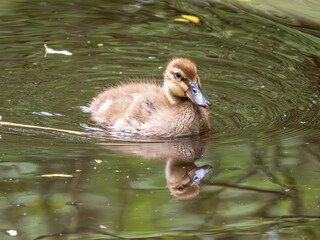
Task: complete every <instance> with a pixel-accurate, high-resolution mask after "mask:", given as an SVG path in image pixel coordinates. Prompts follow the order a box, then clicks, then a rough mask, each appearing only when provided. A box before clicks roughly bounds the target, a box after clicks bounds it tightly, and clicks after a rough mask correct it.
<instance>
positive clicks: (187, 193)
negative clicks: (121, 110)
mask: <svg viewBox="0 0 320 240" xmlns="http://www.w3.org/2000/svg"><path fill="white" fill-rule="evenodd" d="M208 143H209V142H208V139H204V138H196V139H184V140H177V141H174V142H159V143H151V142H150V143H146V142H143V143H125V144H123V145H121V144H119V143H116V144H112V143H109V144H108V146H109V147H108V148H110V149H113V150H120V151H122V152H124V153H127V154H128V153H130V154H134V155H137V156H142V157H144V158H149V159H150V158H152V159H161V158H167V163H166V168H165V175H166V182H167V187H168V188H169V190H170V192H171V193H172V195H173V196H174V197H175V198H177V199H181V200H182V199H190V198H193V197H195V196H196V195H198V193H199V190H200V189H199V184H200V180H201V179H202V178H203V177H204V176H205V175H206V174H207V173H208V172H209V171H210V170H211V169H212V167H211V166H210V165H204V166H201V167H197V166H196V165H195V164H194V161H195V160H197V159H199V158H200V157H201V156H202V155H203V153H204V152H205V151H206V149H207V146H208Z"/></svg>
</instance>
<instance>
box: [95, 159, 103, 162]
mask: <svg viewBox="0 0 320 240" xmlns="http://www.w3.org/2000/svg"><path fill="white" fill-rule="evenodd" d="M94 161H95V162H96V163H102V160H100V159H96V160H94Z"/></svg>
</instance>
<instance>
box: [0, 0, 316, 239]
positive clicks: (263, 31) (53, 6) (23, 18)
mask: <svg viewBox="0 0 320 240" xmlns="http://www.w3.org/2000/svg"><path fill="white" fill-rule="evenodd" d="M256 4H258V3H257V1H251V2H250V3H246V2H245V1H241V2H240V1H239V2H238V1H228V4H227V3H226V2H224V3H219V1H187V2H176V1H173V2H172V1H168V2H164V1H136V2H134V3H132V2H130V1H118V2H117V3H114V2H101V1H90V2H82V1H77V2H63V3H62V2H61V3H57V2H40V3H39V2H36V1H25V2H17V1H9V2H8V1H7V2H4V1H2V2H0V13H1V16H2V17H1V22H0V27H1V29H0V33H1V35H0V43H1V44H0V49H1V52H2V54H1V56H0V61H1V64H0V68H1V72H2V74H1V80H0V89H1V94H0V102H1V104H0V110H1V111H0V115H1V116H2V120H3V121H8V122H16V123H21V124H30V125H35V126H46V127H52V128H59V129H69V130H75V131H80V132H85V133H87V134H94V135H89V136H87V135H74V134H68V133H62V132H57V131H48V130H41V129H32V128H21V127H14V126H5V125H3V126H1V127H0V141H1V155H0V160H1V161H0V172H1V175H0V176H1V178H0V179H1V180H0V188H1V194H0V196H1V197H0V213H1V214H0V216H1V217H0V219H1V221H0V222H1V224H0V234H1V237H0V238H1V239H12V237H10V235H12V234H17V237H19V238H21V239H37V238H38V239H55V238H57V237H58V235H59V234H61V233H63V234H62V235H63V236H62V237H61V239H88V238H90V239H101V238H111V237H112V236H111V235H112V234H115V235H117V236H122V237H126V236H128V237H137V238H150V239H151V238H152V237H151V236H157V237H158V238H173V239H177V238H181V239H188V238H190V239H193V235H197V238H199V239H204V238H206V237H212V238H216V239H219V238H227V239H272V238H278V239H293V238H296V239H303V238H306V239H318V238H320V232H319V230H318V225H319V216H320V203H319V197H320V189H319V187H318V186H319V181H320V179H319V163H320V157H319V156H320V152H319V139H320V138H319V137H320V131H319V112H320V111H319V75H320V72H319V63H320V61H319V54H320V49H319V31H318V30H317V29H318V26H319V19H318V18H317V17H315V16H317V15H314V11H315V12H316V13H318V12H319V11H318V10H319V6H318V3H313V2H308V4H310V6H309V7H308V6H306V5H307V4H306V5H304V7H303V8H299V7H294V6H301V5H302V4H303V3H302V2H300V1H295V2H290V4H289V5H290V6H287V5H288V3H287V4H286V5H284V4H285V3H282V2H281V4H279V3H277V5H276V6H277V8H276V9H275V7H273V6H275V5H273V1H272V0H269V1H264V2H263V3H259V4H261V5H259V7H261V8H257V5H256ZM239 6H241V8H239ZM262 8H263V9H265V11H263V9H262ZM317 8H318V9H317ZM299 9H300V10H299ZM299 11H301V12H299ZM297 12H298V13H299V14H300V15H299V14H297ZM182 14H189V15H194V16H197V17H198V18H199V19H200V22H199V23H192V22H190V23H187V22H178V21H175V19H176V18H179V17H181V15H182ZM44 43H47V44H48V46H49V47H52V48H54V49H57V50H65V49H66V50H68V51H70V52H72V53H73V55H72V56H63V55H47V56H46V57H45V56H44V53H45V52H44V48H43V44H44ZM173 56H183V57H188V58H191V59H192V60H193V61H194V62H195V63H197V66H198V70H199V75H200V78H201V80H202V88H203V90H204V91H205V92H206V93H207V94H208V95H209V97H210V100H212V102H213V106H212V107H211V108H210V110H209V111H210V115H211V117H212V120H213V124H214V126H215V131H216V133H215V134H214V135H210V136H204V138H186V139H184V140H183V139H171V140H165V141H164V140H152V141H148V140H147V139H137V140H133V139H131V138H130V136H129V137H128V136H126V139H122V141H119V137H123V136H122V135H120V136H119V134H118V135H117V134H114V135H107V137H106V134H104V133H103V132H101V131H99V129H97V128H96V126H95V125H94V124H93V123H92V122H91V121H90V116H89V114H88V113H85V112H83V109H85V107H83V106H85V105H86V104H88V103H89V102H90V101H91V98H92V97H93V96H95V95H97V93H98V92H99V91H101V90H102V89H103V88H104V87H105V86H110V85H113V84H116V83H118V81H119V80H122V81H127V80H132V79H133V80H135V79H141V78H142V79H150V78H152V79H156V80H157V81H159V82H161V79H162V71H163V68H164V67H165V65H166V63H167V61H168V60H169V59H170V58H171V57H173ZM98 132H100V133H98ZM179 154H181V155H179ZM186 156H189V157H186ZM177 161H179V162H178V163H177ZM208 165H210V166H212V170H211V171H210V172H208V173H207V175H206V176H204V178H203V179H202V180H201V183H200V185H199V187H200V188H199V189H198V190H199V192H198V190H197V191H196V194H195V195H197V196H195V197H194V198H192V199H189V200H185V201H179V200H177V199H176V198H175V197H174V193H173V195H172V193H171V192H172V191H176V190H178V192H179V187H181V181H186V182H184V183H183V184H182V185H184V186H187V187H188V186H189V187H190V186H191V185H190V181H192V179H193V177H194V175H192V174H193V173H194V172H192V170H193V169H197V167H200V166H208ZM170 167H172V168H170ZM170 169H171V171H169V170H170ZM172 169H173V170H172ZM186 173H187V175H188V173H190V175H188V177H186ZM48 174H65V175H66V176H67V175H72V178H66V177H45V176H48ZM170 174H171V175H170ZM174 174H178V176H179V177H180V178H177V177H176V175H174ZM61 176H63V175H61ZM169 176H175V177H173V178H171V180H170V178H169ZM172 179H173V180H172ZM176 182H178V183H179V184H178V185H177V186H174V187H171V188H170V185H174V184H173V183H176ZM167 186H168V187H169V189H168V187H167ZM192 186H194V185H192ZM196 186H198V185H197V184H196ZM170 190H171V192H170ZM50 235H51V236H52V237H51V238H49V236H50ZM40 236H42V237H40ZM190 236H192V237H190ZM13 237H14V236H13Z"/></svg>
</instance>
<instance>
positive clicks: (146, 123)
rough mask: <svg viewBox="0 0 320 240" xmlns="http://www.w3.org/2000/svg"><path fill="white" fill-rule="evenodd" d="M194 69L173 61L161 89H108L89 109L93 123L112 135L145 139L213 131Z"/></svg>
mask: <svg viewBox="0 0 320 240" xmlns="http://www.w3.org/2000/svg"><path fill="white" fill-rule="evenodd" d="M210 105H211V102H210V101H209V100H208V99H207V97H205V95H204V94H203V93H202V91H201V89H200V79H199V77H198V73H197V69H196V66H195V65H194V63H193V62H191V61H190V60H188V59H185V58H175V59H173V60H172V61H171V62H170V63H169V64H168V66H167V68H166V70H165V71H164V84H163V86H162V87H160V86H158V85H156V84H151V83H129V84H122V85H120V86H118V87H114V88H108V89H106V90H105V91H104V92H102V93H101V94H99V95H98V96H97V98H95V99H94V100H93V101H92V103H91V105H90V110H91V116H92V119H93V120H94V121H95V122H97V123H98V124H99V125H101V126H103V127H105V128H107V129H112V130H114V131H129V132H132V133H137V134H140V135H144V136H178V135H185V134H199V133H202V132H206V131H210V130H211V129H212V124H211V120H210V118H209V115H208V113H207V111H206V109H205V108H209V106H210Z"/></svg>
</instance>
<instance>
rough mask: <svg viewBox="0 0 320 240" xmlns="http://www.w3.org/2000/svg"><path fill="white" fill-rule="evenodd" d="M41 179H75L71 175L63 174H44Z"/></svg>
mask: <svg viewBox="0 0 320 240" xmlns="http://www.w3.org/2000/svg"><path fill="white" fill-rule="evenodd" d="M41 177H48V178H52V177H66V178H70V177H73V175H70V174H61V173H53V174H42V175H41Z"/></svg>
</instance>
